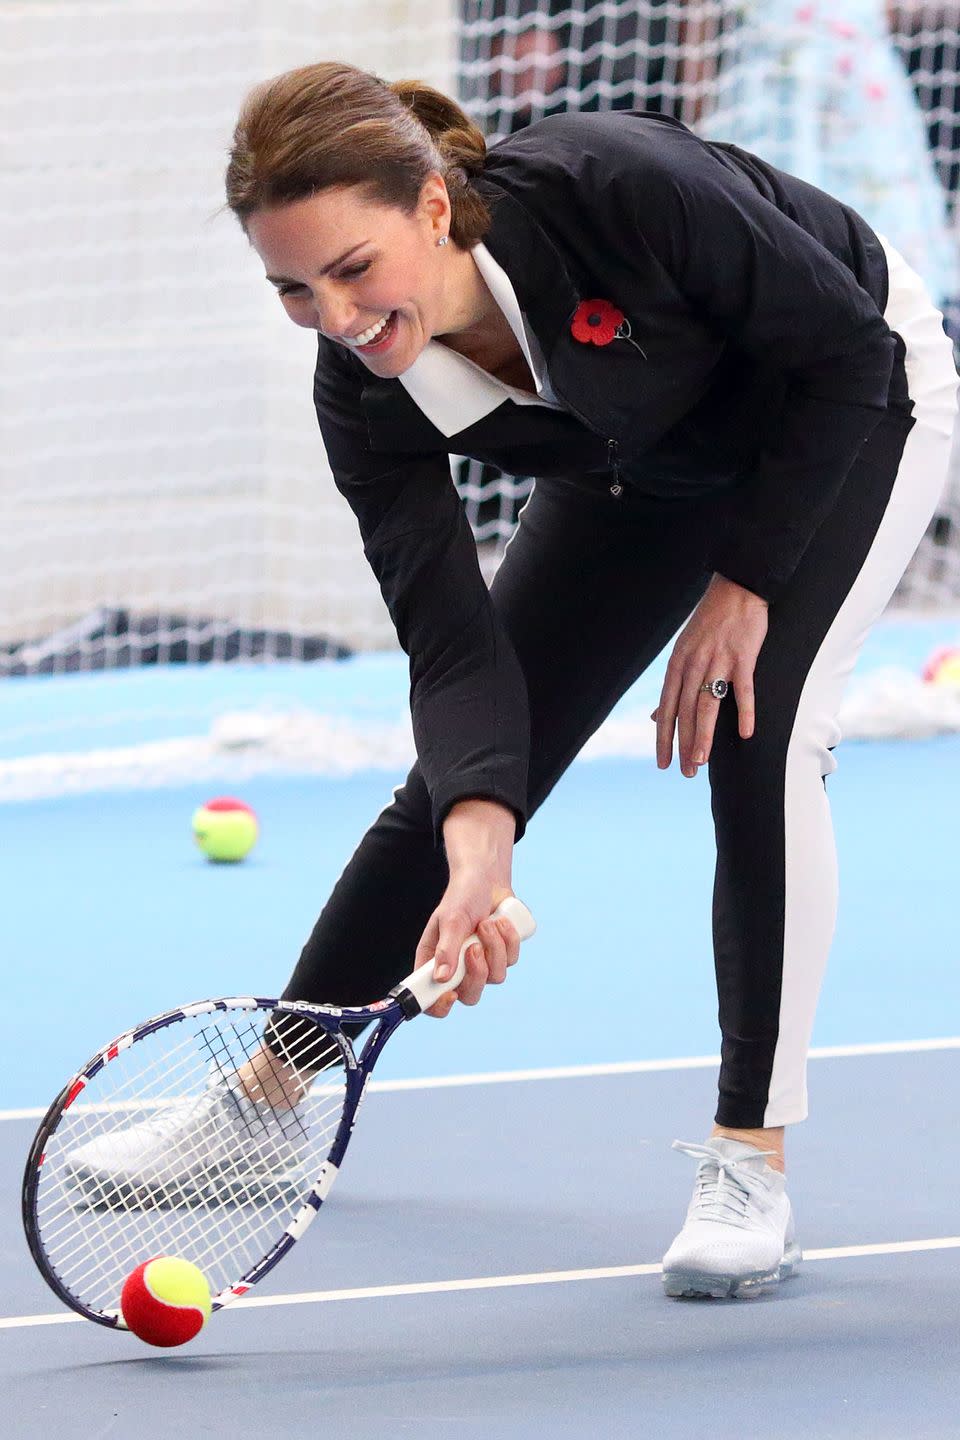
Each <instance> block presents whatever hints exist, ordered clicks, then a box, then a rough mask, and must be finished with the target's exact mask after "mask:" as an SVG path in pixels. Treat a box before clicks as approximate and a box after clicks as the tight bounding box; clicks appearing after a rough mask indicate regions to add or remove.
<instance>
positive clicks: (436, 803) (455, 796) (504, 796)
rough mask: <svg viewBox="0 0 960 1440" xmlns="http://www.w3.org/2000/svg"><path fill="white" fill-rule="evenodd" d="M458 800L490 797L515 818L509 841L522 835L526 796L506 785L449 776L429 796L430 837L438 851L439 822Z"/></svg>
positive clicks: (440, 848)
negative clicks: (431, 828)
mask: <svg viewBox="0 0 960 1440" xmlns="http://www.w3.org/2000/svg"><path fill="white" fill-rule="evenodd" d="M460 800H494V801H496V803H497V804H498V805H503V806H504V808H505V809H507V810H512V811H513V814H514V817H515V820H516V826H517V829H516V834H515V835H514V837H513V843H514V844H516V843H517V841H518V840H520V839H522V838H523V833H524V831H525V830H526V828H527V808H526V797H524V799H523V800H520V799H519V797H518V794H517V792H516V790H515V789H513V788H511V787H508V786H506V785H498V784H490V783H489V781H488V782H487V783H483V782H482V781H480V782H477V783H475V784H473V785H471V784H470V783H469V782H468V781H467V780H465V779H464V778H463V777H459V776H458V777H456V778H452V779H451V780H449V781H447V782H446V783H443V784H441V785H439V786H438V787H437V789H436V790H434V791H433V792H432V793H431V795H430V808H431V812H432V815H433V838H434V843H435V844H436V846H437V849H438V850H442V849H443V822H444V820H445V819H446V818H447V815H448V814H449V812H450V811H451V810H452V809H453V807H454V805H456V804H457V802H458V801H460Z"/></svg>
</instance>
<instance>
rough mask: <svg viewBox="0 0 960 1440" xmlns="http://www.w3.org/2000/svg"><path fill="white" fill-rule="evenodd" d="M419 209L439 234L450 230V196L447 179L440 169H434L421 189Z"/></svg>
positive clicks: (444, 233)
mask: <svg viewBox="0 0 960 1440" xmlns="http://www.w3.org/2000/svg"><path fill="white" fill-rule="evenodd" d="M417 211H418V213H419V214H420V215H421V216H422V217H423V219H424V220H425V221H426V222H427V224H428V225H429V226H430V229H431V230H432V231H435V232H436V233H437V234H438V235H439V234H443V235H446V234H447V233H448V232H449V230H450V196H449V194H448V193H447V186H446V181H445V180H444V178H443V176H442V175H441V174H440V172H439V171H438V170H432V171H431V172H430V174H429V175H428V176H427V178H426V180H424V182H423V185H422V186H421V189H420V199H419V201H418V202H417Z"/></svg>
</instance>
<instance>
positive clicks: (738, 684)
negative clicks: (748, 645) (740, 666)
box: [733, 671, 756, 740]
mask: <svg viewBox="0 0 960 1440" xmlns="http://www.w3.org/2000/svg"><path fill="white" fill-rule="evenodd" d="M733 693H734V696H735V697H736V701H737V716H738V724H739V730H740V739H741V740H749V739H750V736H751V735H752V734H753V732H754V729H755V728H756V700H755V696H754V689H753V672H752V671H751V672H749V673H747V672H743V673H742V674H741V675H740V676H739V677H738V678H737V679H735V680H734V682H733Z"/></svg>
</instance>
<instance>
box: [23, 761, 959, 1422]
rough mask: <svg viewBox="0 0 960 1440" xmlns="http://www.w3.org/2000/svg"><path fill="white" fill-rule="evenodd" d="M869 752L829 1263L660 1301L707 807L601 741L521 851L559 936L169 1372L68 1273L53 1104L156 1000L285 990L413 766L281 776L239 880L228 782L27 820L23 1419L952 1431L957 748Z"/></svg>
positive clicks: (461, 1019) (702, 1004)
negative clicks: (53, 1270)
mask: <svg viewBox="0 0 960 1440" xmlns="http://www.w3.org/2000/svg"><path fill="white" fill-rule="evenodd" d="M840 761H841V763H840V768H839V771H838V773H837V774H836V775H835V776H833V777H831V779H830V782H829V786H830V793H831V796H832V801H833V807H834V813H835V818H836V825H837V832H838V839H839V845H840V851H841V855H842V859H843V877H844V879H843V895H842V904H841V917H840V925H839V929H838V935H837V941H836V946H835V951H834V955H833V958H832V963H831V967H830V970H829V972H828V976H827V981H826V985H825V989H824V994H823V1000H822V1003H821V1008H820V1013H819V1016H818V1023H817V1030H816V1033H815V1037H814V1041H815V1045H816V1047H817V1049H816V1052H815V1058H814V1059H813V1060H812V1062H811V1074H810V1093H811V1107H812V1109H811V1119H810V1120H809V1121H808V1122H807V1123H806V1124H805V1125H802V1126H798V1127H796V1128H795V1129H794V1130H793V1131H792V1132H791V1135H790V1137H789V1141H790V1144H789V1163H790V1193H791V1196H792V1199H793V1202H794V1207H795V1210H796V1213H797V1219H798V1230H799V1238H800V1240H801V1242H802V1244H803V1245H804V1247H805V1251H806V1254H807V1261H806V1264H805V1266H804V1268H803V1269H802V1271H801V1273H800V1275H799V1276H798V1277H797V1278H796V1279H795V1280H792V1281H790V1282H787V1283H786V1284H785V1285H783V1286H782V1287H781V1288H780V1290H779V1291H778V1292H776V1293H774V1294H770V1295H766V1296H763V1297H761V1298H759V1299H756V1300H752V1301H741V1302H733V1303H730V1302H704V1303H697V1302H676V1301H668V1300H666V1299H665V1298H664V1297H663V1296H662V1294H661V1291H660V1281H659V1276H658V1261H659V1259H660V1256H661V1255H662V1253H663V1251H664V1249H665V1247H666V1245H667V1244H668V1243H669V1241H670V1239H671V1238H672V1236H673V1234H674V1233H675V1231H676V1229H677V1228H678V1226H679V1224H680V1222H681V1220H682V1216H683V1212H684V1209H685V1207H686V1203H687V1200H688V1198H689V1193H690V1186H691V1182H692V1175H693V1162H692V1161H690V1160H689V1159H687V1158H686V1157H683V1156H681V1155H678V1154H676V1153H675V1152H673V1151H671V1149H670V1142H671V1140H672V1139H674V1138H681V1139H684V1140H690V1141H699V1140H702V1139H703V1138H704V1136H705V1134H706V1132H707V1129H708V1127H709V1123H710V1117H711V1115H712V1108H713V1097H714V1083H715V1071H716V1060H715V1051H716V1049H717V1044H718V1041H717V1035H716V1028H715V1014H716V1000H715V995H714V992H713V988H712V975H711V962H710V958H709V957H710V951H709V887H710V859H711V853H710V852H711V847H710V829H709V807H708V800H707V791H706V786H705V784H704V783H702V782H687V781H684V780H682V778H681V777H679V776H678V775H677V774H676V773H675V772H674V773H671V774H668V775H661V774H659V773H658V772H657V771H656V770H655V768H654V767H653V766H652V764H651V763H650V762H649V760H644V759H628V758H624V757H618V758H606V759H596V760H592V761H589V762H587V761H584V762H582V763H579V764H577V765H575V766H574V767H573V768H572V770H571V771H570V773H569V775H568V776H567V777H565V779H564V782H563V783H562V785H561V786H559V787H558V789H557V791H556V792H555V793H554V795H553V796H552V797H551V799H550V800H549V801H548V803H547V805H546V806H545V807H544V810H543V811H542V812H541V814H540V815H539V816H538V817H537V818H536V819H535V821H534V822H533V823H532V824H531V826H530V829H529V832H528V835H527V838H526V839H525V840H524V842H523V845H522V847H520V849H519V850H518V854H517V870H516V877H515V883H516V888H517V891H518V893H519V894H520V895H521V896H522V897H523V898H524V899H525V900H526V901H527V903H528V904H529V905H530V906H531V908H532V909H533V910H534V912H535V914H536V915H537V917H538V921H539V931H538V934H537V936H536V937H535V939H534V940H532V941H531V942H530V943H529V945H528V947H526V949H525V953H524V956H523V960H522V963H521V964H520V965H519V966H518V967H517V968H516V970H515V971H513V972H511V976H510V980H509V983H508V984H507V985H505V986H503V987H499V988H498V989H496V990H495V991H492V992H491V993H490V994H489V995H488V996H486V997H484V1000H483V1002H482V1003H481V1005H480V1006H478V1007H477V1009H476V1010H473V1011H465V1010H462V1009H460V1010H455V1012H454V1015H453V1016H452V1017H451V1019H450V1020H448V1021H445V1022H443V1023H442V1024H441V1023H437V1022H433V1021H430V1020H427V1019H422V1020H418V1021H416V1022H415V1023H414V1024H411V1025H410V1026H407V1027H404V1029H403V1030H402V1031H401V1032H400V1034H398V1035H397V1037H396V1038H395V1040H394V1041H392V1042H391V1044H390V1045H389V1046H388V1048H387V1051H386V1054H385V1057H384V1062H383V1065H382V1066H381V1067H380V1068H379V1069H378V1075H379V1076H381V1077H382V1078H381V1080H380V1083H379V1086H378V1088H377V1091H376V1093H375V1094H373V1095H372V1096H371V1098H370V1099H369V1100H368V1101H367V1103H366V1106H365V1108H364V1113H363V1116H362V1120H361V1123H360V1125H359V1126H358V1130H357V1136H356V1139H355V1141H354V1143H353V1145H352V1147H351V1151H350V1155H349V1157H348V1160H347V1163H346V1165H345V1167H344V1171H343V1175H342V1176H341V1178H340V1180H339V1181H338V1184H337V1187H336V1188H335V1190H334V1192H333V1194H332V1196H331V1198H330V1201H329V1202H328V1205H327V1206H326V1207H325V1209H324V1213H323V1215H322V1216H321V1218H320V1219H319V1220H318V1222H317V1224H316V1225H315V1226H314V1227H313V1229H312V1230H311V1232H310V1233H309V1235H307V1236H306V1237H305V1239H304V1241H303V1243H302V1245H300V1246H298V1247H297V1248H296V1250H295V1251H294V1253H293V1255H292V1256H291V1258H290V1259H289V1260H287V1261H285V1262H284V1263H283V1264H281V1265H280V1266H278V1268H277V1269H276V1271H275V1272H273V1274H272V1275H271V1276H270V1277H269V1278H268V1279H267V1280H266V1281H265V1282H264V1284H263V1285H262V1286H261V1287H259V1288H258V1291H257V1292H256V1293H255V1295H253V1296H252V1297H251V1298H249V1299H248V1300H246V1301H243V1302H240V1303H239V1304H238V1305H237V1306H235V1307H233V1308H232V1309H230V1310H228V1311H226V1312H225V1313H223V1314H222V1315H220V1316H217V1317H216V1318H215V1319H214V1320H213V1321H212V1322H211V1324H210V1326H209V1327H208V1328H207V1329H206V1330H205V1331H204V1332H203V1334H202V1335H201V1336H200V1337H199V1338H198V1340H196V1341H195V1342H194V1343H193V1344H192V1345H190V1346H189V1347H187V1348H186V1349H184V1350H182V1351H179V1352H173V1353H167V1354H161V1353H159V1352H154V1351H150V1350H148V1349H147V1348H146V1347H144V1346H142V1345H141V1344H140V1343H139V1342H138V1341H136V1340H135V1339H133V1338H132V1337H130V1336H128V1335H123V1334H114V1333H111V1332H107V1331H102V1330H100V1329H99V1328H98V1327H95V1326H93V1325H90V1324H88V1323H87V1322H85V1321H82V1320H80V1319H79V1318H77V1317H74V1316H73V1315H72V1314H70V1313H69V1312H67V1311H65V1310H63V1309H62V1308H61V1307H60V1305H59V1302H58V1301H57V1300H56V1299H55V1297H54V1296H53V1295H52V1294H51V1293H50V1292H49V1291H48V1290H47V1289H46V1287H45V1286H44V1284H43V1282H42V1281H41V1279H40V1277H39V1276H38V1274H37V1273H36V1272H35V1270H34V1269H33V1266H32V1264H31V1262H30V1260H29V1257H28V1255H27V1251H26V1247H25V1244H24V1241H23V1238H22V1234H21V1230H20V1222H19V1182H20V1172H21V1169H22V1165H23V1160H24V1156H25V1153H26V1149H27V1146H28V1143H29V1140H30V1137H31V1135H32V1133H33V1130H34V1128H35V1126H36V1123H37V1119H38V1115H39V1113H40V1111H41V1110H42V1108H43V1106H44V1105H45V1103H46V1102H47V1101H48V1100H49V1099H50V1098H51V1097H52V1095H53V1093H54V1092H55V1091H56V1090H57V1089H58V1088H59V1086H60V1084H61V1083H62V1082H63V1081H64V1080H65V1079H66V1077H67V1075H68V1074H69V1073H71V1072H72V1071H73V1070H74V1069H75V1068H76V1067H77V1066H78V1065H79V1064H80V1063H82V1062H83V1061H84V1060H85V1059H86V1058H87V1056H88V1055H89V1054H90V1053H91V1052H92V1051H93V1050H94V1049H95V1048H96V1047H97V1046H99V1045H100V1044H101V1043H105V1042H106V1041H107V1040H108V1039H109V1038H111V1036H112V1035H114V1034H116V1033H117V1032H119V1031H120V1030H121V1029H123V1028H125V1027H126V1026H127V1025H129V1024H131V1023H133V1022H135V1021H137V1020H139V1019H142V1018H144V1017H145V1016H146V1015H148V1014H150V1013H153V1012H155V1011H157V1010H159V1009H164V1008H168V1007H169V1006H171V1005H175V1004H178V1003H182V1002H185V1001H188V1000H190V999H196V998H200V997H201V996H202V995H206V994H216V993H228V992H233V993H236V992H238V991H239V992H242V991H244V990H247V991H249V990H252V991H253V992H254V993H260V994H269V993H270V991H271V989H276V990H279V989H280V988H281V987H282V985H283V983H284V981H285V979H286V973H287V970H288V968H289V965H290V963H291V961H292V959H293V958H295V956H296V953H297V952H298V949H299V945H300V943H302V940H303V938H304V936H305V934H306V933H307V931H308V930H309V927H310V925H311V924H312V922H313V919H314V917H315V914H316V911H317V909H318V907H319V905H320V903H321V902H322V900H323V898H324V896H325V894H326V892H327V891H328V890H329V887H330V885H331V884H332V882H333V881H334V880H335V878H336V875H337V873H338V872H339V869H340V867H341V866H342V864H343V863H344V861H345V860H346V858H347V856H348V855H349V853H350V848H351V846H352V844H353V843H354V842H355V840H356V839H357V837H358V836H359V834H360V832H361V829H362V827H363V826H364V825H365V824H366V823H367V822H368V820H369V819H370V818H371V816H372V815H373V814H375V813H376V811H377V809H378V808H379V807H380V806H381V805H382V804H383V803H384V801H385V800H386V799H387V797H388V794H389V786H390V783H391V779H392V777H390V776H388V775H387V774H386V773H385V772H384V771H383V770H382V769H381V770H377V771H364V772H362V773H358V774H355V775H352V776H350V777H346V778H342V779H335V778H330V777H327V778H322V777H317V776H312V777H295V776H285V777H280V776H273V777H271V776H259V777H255V778H253V779H251V780H250V781H249V782H248V783H247V784H245V785H244V787H243V789H242V793H243V795H244V797H245V798H247V799H249V800H250V802H251V803H252V804H254V806H255V808H256V809H257V811H258V813H259V815H260V817H261V821H262V824H263V834H262V839H261V842H260V844H259V846H258V848H257V850H256V851H255V852H254V854H253V856H251V858H250V860H249V861H247V862H245V864H244V865H243V866H239V867H230V868H222V867H212V866H209V865H207V864H206V863H205V862H204V861H203V860H202V859H201V858H200V857H199V855H198V854H197V853H196V852H195V851H194V850H193V848H192V846H191V843H190V838H189V817H190V812H191V810H192V807H193V805H194V804H196V803H197V802H198V801H199V800H201V799H203V798H204V794H203V792H202V791H198V790H197V788H196V787H195V786H193V787H190V786H180V787H170V786H167V787H165V788H163V789H158V790H152V791H151V790H145V791H136V792H119V791H118V792H115V793H93V794H80V795H74V796H72V797H66V798H60V799H47V800H44V799H37V800H33V801H30V802H24V803H19V804H8V805H0V847H2V850H3V854H4V857H5V874H6V879H7V882H8V883H7V887H6V893H5V895H4V903H3V907H2V915H0V926H2V947H3V952H4V955H5V957H9V958H8V963H7V965H6V967H5V976H4V980H5V986H6V987H7V996H6V998H7V1005H6V1006H5V1007H4V1015H3V1019H2V1030H3V1033H2V1035H0V1054H2V1056H3V1060H2V1080H0V1394H2V1396H3V1404H4V1415H5V1424H4V1433H9V1434H10V1435H11V1436H12V1437H16V1440H21V1437H23V1440H32V1437H34V1436H36V1437H40V1436H43V1437H44V1440H46V1437H47V1436H48V1435H49V1433H50V1432H51V1430H55V1429H57V1428H65V1427H66V1426H67V1425H69V1427H70V1429H71V1432H72V1433H77V1434H80V1435H84V1436H91V1437H97V1440H100V1437H105V1440H109V1437H113V1436H118V1437H119V1436H120V1435H128V1434H136V1435H138V1436H139V1435H143V1436H145V1437H154V1436H155V1437H159V1440H166V1437H171V1440H173V1437H175V1436H176V1437H178V1440H179V1437H182V1436H184V1435H188V1434H189V1435H194V1434H196V1435H209V1436H226V1435H230V1434H233V1433H235V1432H236V1431H237V1430H238V1429H239V1428H240V1427H243V1429H244V1430H245V1431H246V1432H247V1433H253V1434H262V1433H264V1432H266V1431H268V1432H269V1433H270V1434H271V1435H273V1436H283V1437H285V1436H291V1437H293V1436H297V1437H299V1436H304V1435H313V1434H316V1433H321V1434H328V1435H331V1436H338V1437H339V1436H341V1435H344V1436H345V1435H348V1434H349V1435H350V1436H353V1437H357V1440H364V1437H367V1436H374V1435H376V1436H382V1435H384V1434H396V1435H405V1434H410V1435H414V1434H416V1435H417V1436H418V1437H421V1440H441V1437H443V1440H445V1437H448V1436H449V1437H453V1436H457V1437H461V1436H462V1437H466V1440H470V1437H473V1436H477V1437H480V1436H483V1437H484V1440H514V1437H529V1436H531V1435H533V1434H534V1433H539V1434H543V1435H545V1436H549V1437H551V1440H553V1437H566V1436H573V1435H576V1436H577V1437H578V1440H582V1437H593V1436H597V1437H611V1440H621V1437H622V1440H626V1437H634V1436H636V1435H642V1434H644V1433H646V1432H649V1433H651V1434H663V1435H664V1436H669V1437H676V1440H686V1437H694V1436H696V1437H698V1440H700V1437H702V1436H703V1435H704V1434H710V1435H713V1434H729V1433H741V1432H743V1431H746V1432H748V1433H749V1432H752V1431H756V1432H757V1433H761V1434H762V1435H763V1436H764V1437H769V1440H780V1437H783V1440H794V1437H801V1436H802V1437H815V1440H831V1437H837V1440H840V1437H843V1440H856V1437H861V1436H863V1437H868V1436H869V1437H870V1440H887V1437H894V1436H896V1437H903V1436H909V1437H911V1440H934V1437H951V1440H956V1437H957V1436H958V1435H960V1420H958V1417H957V1404H956V1376H957V1374H958V1362H960V1353H958V1351H960V1343H958V1310H960V1301H958V1295H960V1220H958V1210H957V1196H958V1193H960V1147H958V1145H957V1140H956V1112H957V1106H956V1095H957V1093H958V1082H960V972H958V965H957V954H958V947H957V942H956V936H957V919H956V913H957V912H956V858H955V857H956V815H957V790H958V776H960V738H958V737H956V736H954V737H945V738H940V739H933V740H927V741H916V742H890V743H871V744H863V745H857V744H852V745H847V746H844V747H843V748H842V749H841V752H840Z"/></svg>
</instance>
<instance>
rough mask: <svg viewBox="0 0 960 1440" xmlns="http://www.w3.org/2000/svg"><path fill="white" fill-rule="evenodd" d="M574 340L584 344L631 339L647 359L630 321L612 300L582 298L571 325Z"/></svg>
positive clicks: (603, 343)
mask: <svg viewBox="0 0 960 1440" xmlns="http://www.w3.org/2000/svg"><path fill="white" fill-rule="evenodd" d="M570 333H571V334H572V335H573V338H574V340H579V341H580V343H581V344H582V345H609V344H610V341H611V340H629V341H630V344H631V345H632V346H633V347H634V349H635V350H639V351H640V354H641V355H642V356H643V358H644V360H646V358H647V356H646V352H645V351H644V350H643V349H641V347H640V346H639V345H638V344H637V342H636V340H634V339H632V337H631V327H630V321H629V320H628V319H627V318H626V316H625V315H624V313H623V311H622V310H618V309H617V307H616V305H614V304H613V302H612V301H610V300H581V301H580V304H579V305H578V306H577V308H576V311H575V313H574V316H573V321H572V323H571V325H570Z"/></svg>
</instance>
